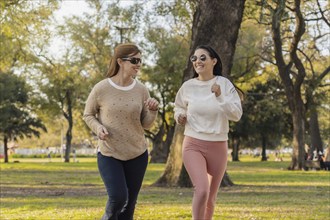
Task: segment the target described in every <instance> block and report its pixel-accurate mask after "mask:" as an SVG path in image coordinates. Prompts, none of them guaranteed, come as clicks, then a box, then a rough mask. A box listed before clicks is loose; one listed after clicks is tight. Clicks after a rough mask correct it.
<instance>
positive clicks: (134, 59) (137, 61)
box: [121, 57, 142, 64]
mask: <svg viewBox="0 0 330 220" xmlns="http://www.w3.org/2000/svg"><path fill="white" fill-rule="evenodd" d="M121 59H122V60H124V61H129V62H131V64H138V63H142V60H141V59H140V58H136V57H123V58H121Z"/></svg>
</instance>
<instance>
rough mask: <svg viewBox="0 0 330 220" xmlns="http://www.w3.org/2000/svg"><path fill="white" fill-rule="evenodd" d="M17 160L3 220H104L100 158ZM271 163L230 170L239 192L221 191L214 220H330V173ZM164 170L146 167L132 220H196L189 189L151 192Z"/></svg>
mask: <svg viewBox="0 0 330 220" xmlns="http://www.w3.org/2000/svg"><path fill="white" fill-rule="evenodd" d="M15 160H19V161H20V162H19V163H9V164H4V163H2V162H1V163H0V167H1V171H0V187H1V192H0V194H1V196H0V219H1V220H5V219H38V220H39V219H47V220H48V219H54V220H60V219H61V220H62V219H79V220H82V219H86V220H87V219H88V220H90V219H100V218H101V216H102V213H103V209H104V206H105V202H106V198H107V196H106V192H105V189H104V187H103V183H102V181H101V178H100V176H99V173H98V170H97V165H96V159H95V158H79V163H69V164H68V163H62V162H60V161H59V160H57V159H52V162H48V159H15ZM11 161H14V159H11ZM272 161H273V160H270V161H269V162H259V158H252V157H245V158H244V157H243V158H241V162H229V163H228V169H227V171H228V173H229V175H230V177H231V179H232V180H233V182H234V183H235V184H236V185H235V186H234V187H227V188H221V189H220V192H219V194H218V200H217V206H216V210H215V214H214V219H251V220H256V219H297V220H301V219H304V220H305V219H322V220H323V219H330V172H329V171H288V170H286V168H287V167H288V165H289V162H288V161H283V162H272ZM164 167H165V165H164V164H149V166H148V170H147V173H146V176H145V179H144V183H143V188H142V189H141V193H140V195H139V200H138V204H137V208H136V211H135V219H139V220H162V219H164V220H172V219H173V220H174V219H191V200H192V189H190V188H159V187H153V186H151V184H152V183H153V182H154V181H155V180H156V179H157V178H158V177H159V176H160V175H161V174H162V172H163V170H164Z"/></svg>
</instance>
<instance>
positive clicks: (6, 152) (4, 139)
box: [3, 135, 9, 163]
mask: <svg viewBox="0 0 330 220" xmlns="http://www.w3.org/2000/svg"><path fill="white" fill-rule="evenodd" d="M3 144H4V145H3V146H4V152H3V153H4V157H5V163H8V161H9V160H8V137H7V136H6V135H5V136H4V138H3Z"/></svg>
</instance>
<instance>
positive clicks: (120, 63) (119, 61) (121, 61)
mask: <svg viewBox="0 0 330 220" xmlns="http://www.w3.org/2000/svg"><path fill="white" fill-rule="evenodd" d="M117 63H118V65H119V66H121V65H122V63H123V60H122V59H120V58H117Z"/></svg>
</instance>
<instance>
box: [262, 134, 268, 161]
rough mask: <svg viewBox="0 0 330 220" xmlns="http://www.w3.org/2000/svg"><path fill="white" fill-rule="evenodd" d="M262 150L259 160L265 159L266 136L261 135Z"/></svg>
mask: <svg viewBox="0 0 330 220" xmlns="http://www.w3.org/2000/svg"><path fill="white" fill-rule="evenodd" d="M261 139H262V152H261V161H267V155H266V146H267V138H266V137H265V136H264V135H262V138H261Z"/></svg>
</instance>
